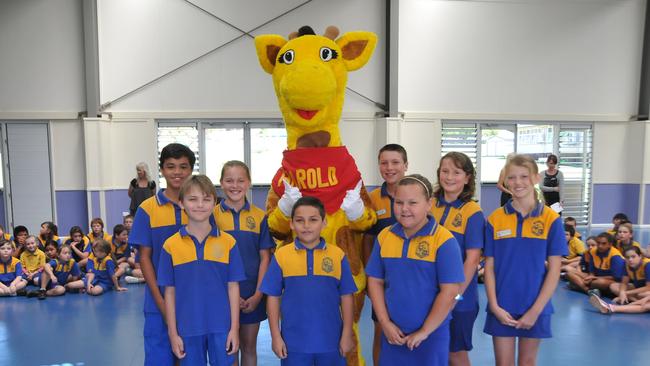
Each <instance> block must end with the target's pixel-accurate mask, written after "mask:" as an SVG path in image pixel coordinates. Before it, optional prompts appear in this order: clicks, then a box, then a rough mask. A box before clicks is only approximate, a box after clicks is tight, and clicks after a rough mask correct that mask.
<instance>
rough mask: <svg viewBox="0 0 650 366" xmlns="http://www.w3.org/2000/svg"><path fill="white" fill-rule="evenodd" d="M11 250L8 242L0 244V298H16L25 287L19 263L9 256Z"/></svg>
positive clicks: (11, 246) (25, 283)
mask: <svg viewBox="0 0 650 366" xmlns="http://www.w3.org/2000/svg"><path fill="white" fill-rule="evenodd" d="M0 240H2V239H0ZM13 250H14V248H13V245H12V244H11V242H10V241H8V240H7V241H3V242H0V296H16V295H17V294H18V293H23V292H24V290H23V289H24V288H25V286H27V281H26V280H25V279H24V278H23V277H22V274H23V267H22V265H21V263H20V261H19V260H18V259H17V258H15V257H13V256H12V255H11V254H12V253H13Z"/></svg>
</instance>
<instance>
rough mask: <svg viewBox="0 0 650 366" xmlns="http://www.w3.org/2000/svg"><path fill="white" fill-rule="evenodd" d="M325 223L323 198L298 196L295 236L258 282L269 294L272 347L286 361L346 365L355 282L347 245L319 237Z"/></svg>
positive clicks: (293, 213)
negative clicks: (328, 242) (321, 199)
mask: <svg viewBox="0 0 650 366" xmlns="http://www.w3.org/2000/svg"><path fill="white" fill-rule="evenodd" d="M326 224H327V223H326V221H325V208H324V206H323V204H322V202H321V201H320V200H319V199H317V198H314V197H309V196H304V197H302V198H300V199H299V200H298V201H296V203H295V205H294V206H293V208H292V211H291V222H290V225H291V230H293V232H294V233H295V234H296V238H295V239H294V242H293V243H290V244H287V245H285V246H283V247H280V248H279V249H278V250H277V251H276V252H275V256H274V257H273V258H272V259H271V263H270V265H269V269H268V270H267V272H266V275H265V276H264V280H263V281H262V285H261V287H260V290H261V291H262V292H263V293H265V294H267V295H268V299H267V313H268V317H269V328H270V330H271V338H272V348H273V352H274V353H275V354H276V355H277V356H278V357H279V358H281V359H282V364H283V365H284V364H290V365H314V364H316V365H332V366H336V365H345V354H346V353H347V352H348V351H350V350H351V349H352V347H353V345H354V341H353V339H352V338H353V337H352V322H353V316H354V309H353V303H352V294H353V293H354V292H355V291H356V290H357V287H356V285H355V284H354V279H353V277H352V272H351V270H350V264H349V262H348V259H347V258H346V256H345V253H344V252H343V250H341V249H340V248H338V247H336V246H334V245H329V244H327V243H325V240H323V239H322V238H321V237H320V233H321V231H322V230H323V228H325V225H326ZM280 298H282V308H281V309H280ZM316 299H317V300H316ZM315 300H316V301H315ZM280 313H282V316H281V318H282V329H280Z"/></svg>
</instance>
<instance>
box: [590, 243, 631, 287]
mask: <svg viewBox="0 0 650 366" xmlns="http://www.w3.org/2000/svg"><path fill="white" fill-rule="evenodd" d="M589 256H590V258H591V261H590V262H589V273H593V274H594V275H596V276H599V277H604V276H613V277H614V278H615V279H616V280H620V279H621V278H623V276H624V275H625V259H624V258H623V256H622V255H621V253H620V252H619V251H618V249H616V248H614V247H611V248H609V250H608V251H607V252H605V253H600V252H599V251H598V248H592V249H591V250H590V251H589Z"/></svg>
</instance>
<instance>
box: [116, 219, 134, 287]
mask: <svg viewBox="0 0 650 366" xmlns="http://www.w3.org/2000/svg"><path fill="white" fill-rule="evenodd" d="M111 254H112V255H113V258H114V259H115V265H116V266H117V269H116V271H115V275H116V276H117V278H120V277H122V275H124V274H131V269H132V267H131V263H129V260H130V259H131V246H130V245H129V231H128V230H126V227H124V225H122V224H117V225H115V227H114V228H113V240H112V241H111ZM134 267H135V266H134Z"/></svg>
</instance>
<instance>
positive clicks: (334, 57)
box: [255, 26, 377, 365]
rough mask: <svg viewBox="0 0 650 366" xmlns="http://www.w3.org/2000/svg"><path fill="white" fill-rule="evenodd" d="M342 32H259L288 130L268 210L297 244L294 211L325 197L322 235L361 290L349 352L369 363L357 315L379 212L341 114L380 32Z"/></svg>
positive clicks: (353, 359) (275, 228)
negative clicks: (364, 250) (351, 82)
mask: <svg viewBox="0 0 650 366" xmlns="http://www.w3.org/2000/svg"><path fill="white" fill-rule="evenodd" d="M338 35H339V31H338V28H336V27H333V26H330V27H328V28H327V30H326V32H325V35H324V36H320V35H316V34H315V32H314V31H313V29H311V28H310V27H307V26H305V27H301V28H300V30H299V32H297V33H296V32H292V33H291V34H290V36H289V40H287V39H285V38H284V37H282V36H280V35H275V34H265V35H260V36H257V37H255V48H256V50H257V56H258V60H259V62H260V65H261V66H262V69H264V71H266V72H267V73H269V74H271V75H272V76H273V84H274V87H275V91H276V95H277V97H278V104H279V106H280V110H281V111H282V118H283V120H284V124H285V128H286V130H287V149H286V150H285V151H284V152H283V159H282V166H281V167H280V168H279V169H278V172H277V173H276V175H275V177H274V178H273V180H272V182H271V188H270V189H269V193H268V196H267V202H266V210H267V214H268V224H269V229H270V230H271V233H272V234H273V235H274V236H275V237H276V238H277V239H279V240H284V242H285V243H291V242H292V240H293V237H294V233H293V232H292V231H291V228H290V225H289V224H290V222H289V216H290V214H291V207H292V206H293V203H295V201H296V200H298V199H299V198H300V197H302V196H314V197H317V198H319V199H320V200H321V201H322V202H323V204H324V206H325V212H326V220H327V226H326V227H325V228H324V229H323V231H322V232H321V236H322V238H323V239H324V240H325V242H326V243H327V245H334V246H337V247H339V248H341V249H342V250H343V251H344V252H345V253H346V257H347V258H348V260H349V261H350V267H351V269H352V275H353V277H354V282H355V284H356V286H357V289H358V291H357V293H355V294H354V321H355V324H354V326H353V331H354V338H355V339H354V340H355V342H356V346H355V347H354V348H353V349H352V351H350V352H349V353H348V354H347V355H346V358H347V364H348V365H363V364H365V363H364V360H363V358H362V357H361V348H360V344H359V337H358V335H359V332H358V331H359V328H358V321H359V317H360V315H361V309H362V307H363V301H364V293H365V292H364V290H365V287H366V276H365V272H364V269H363V263H361V255H360V252H361V246H362V236H363V233H364V232H365V231H366V230H368V229H369V228H370V227H371V226H372V225H374V223H375V222H376V221H377V216H376V214H375V211H374V210H373V209H372V208H371V205H370V198H369V196H368V192H367V191H366V188H365V187H364V186H363V182H362V180H361V173H360V172H359V170H358V168H357V165H356V163H355V161H354V158H353V157H352V155H350V153H349V152H348V150H347V148H346V147H345V146H344V145H343V144H342V142H341V133H340V130H339V120H340V118H341V111H342V109H343V101H344V97H345V84H346V83H347V73H348V72H350V71H355V70H358V69H360V68H361V67H363V66H364V65H365V64H366V63H367V62H368V60H369V59H370V57H371V55H372V53H373V51H374V49H375V46H376V44H377V36H376V35H375V34H374V33H371V32H364V31H355V32H348V33H344V34H343V35H341V36H340V37H338ZM337 37H338V38H337ZM289 51H290V57H289V58H287V57H286V55H285V53H286V52H289ZM281 55H285V56H284V57H280V56H281ZM319 265H320V264H319ZM316 266H317V265H316V263H314V267H316ZM322 266H325V263H322ZM325 267H327V266H325ZM325 267H323V268H325ZM327 268H329V267H327Z"/></svg>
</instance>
